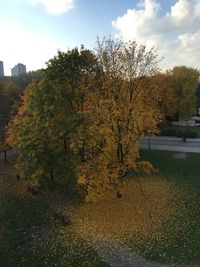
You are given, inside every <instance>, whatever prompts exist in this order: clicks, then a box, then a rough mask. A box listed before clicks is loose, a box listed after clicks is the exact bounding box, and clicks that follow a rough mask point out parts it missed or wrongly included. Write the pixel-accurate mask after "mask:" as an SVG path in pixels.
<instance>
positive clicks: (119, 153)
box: [117, 143, 124, 164]
mask: <svg viewBox="0 0 200 267" xmlns="http://www.w3.org/2000/svg"><path fill="white" fill-rule="evenodd" d="M117 157H118V162H119V163H121V164H123V162H124V159H123V148H122V144H121V143H118V149H117Z"/></svg>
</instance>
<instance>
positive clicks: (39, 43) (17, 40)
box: [0, 19, 66, 75]
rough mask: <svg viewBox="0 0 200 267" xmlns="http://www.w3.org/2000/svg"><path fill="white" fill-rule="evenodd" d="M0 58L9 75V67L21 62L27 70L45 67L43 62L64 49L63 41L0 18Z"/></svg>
mask: <svg viewBox="0 0 200 267" xmlns="http://www.w3.org/2000/svg"><path fill="white" fill-rule="evenodd" d="M0 35H1V36H3V38H2V39H1V42H0V60H3V61H4V72H5V74H6V75H11V68H12V67H14V65H16V64H17V63H23V64H25V65H26V66H27V70H28V71H31V70H37V69H39V68H44V67H45V62H47V61H48V60H49V59H50V58H52V57H53V56H55V55H56V54H57V50H58V49H60V50H66V47H65V45H64V43H57V42H56V41H54V40H52V39H50V38H49V37H47V36H44V35H41V34H38V33H33V32H30V31H29V30H28V29H25V28H24V27H22V26H20V25H16V24H14V23H10V22H8V21H4V20H2V19H0Z"/></svg>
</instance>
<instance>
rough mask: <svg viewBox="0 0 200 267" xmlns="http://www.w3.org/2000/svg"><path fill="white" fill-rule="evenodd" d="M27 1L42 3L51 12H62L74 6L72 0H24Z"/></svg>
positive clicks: (34, 3)
mask: <svg viewBox="0 0 200 267" xmlns="http://www.w3.org/2000/svg"><path fill="white" fill-rule="evenodd" d="M25 1H26V2H27V3H30V4H33V5H36V4H42V5H43V6H44V7H45V9H46V11H47V12H48V13H51V14H62V13H65V12H66V11H67V10H69V9H72V8H74V7H75V1H74V0H25Z"/></svg>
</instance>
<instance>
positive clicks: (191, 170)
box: [0, 150, 200, 267]
mask: <svg viewBox="0 0 200 267" xmlns="http://www.w3.org/2000/svg"><path fill="white" fill-rule="evenodd" d="M141 158H142V159H143V160H148V161H150V162H152V164H153V165H154V167H155V168H156V169H157V170H158V172H157V173H156V175H154V176H143V177H140V186H141V188H142V190H143V191H141V188H140V186H138V182H137V181H135V177H132V178H131V179H133V182H132V183H131V184H128V187H125V188H124V192H122V198H118V199H115V200H113V201H111V202H102V203H96V204H85V205H81V206H80V207H79V208H78V209H77V211H76V212H75V216H74V218H73V216H72V225H73V227H69V226H65V227H63V226H62V225H61V224H60V222H59V221H57V220H56V218H55V215H54V213H53V212H52V210H51V209H50V208H49V205H48V203H46V202H45V201H44V197H43V196H37V197H33V196H31V195H30V194H29V193H28V192H27V190H26V186H27V185H26V183H25V182H23V181H20V182H19V181H16V178H15V177H14V176H13V177H12V176H3V175H2V176H0V222H1V224H0V266H1V267H27V266H30V267H43V266H50V267H51V266H52V267H53V266H59V267H62V266H63V267H64V266H65V267H66V266H67V267H79V266H80V267H81V266H84V267H89V266H91V267H108V265H107V264H106V263H104V262H103V261H102V260H101V259H100V258H99V257H98V255H97V253H96V252H95V250H94V248H93V247H92V246H91V245H90V244H91V243H90V240H91V239H95V238H97V237H98V238H108V239H113V240H117V242H118V241H120V239H123V242H122V244H123V243H126V244H127V245H129V246H130V247H131V248H132V250H133V251H134V252H136V253H138V254H140V255H142V256H143V257H145V258H146V259H148V260H150V261H155V262H161V263H175V264H190V265H200V164H199V163H200V155H199V154H192V153H191V154H190V153H189V154H187V157H186V159H185V160H181V159H178V158H176V157H175V156H174V153H173V152H165V151H153V150H142V151H141ZM127 189H129V191H128V190H127ZM144 195H145V196H144ZM76 220H77V221H76ZM74 232H76V234H74ZM124 237H126V240H125V239H124Z"/></svg>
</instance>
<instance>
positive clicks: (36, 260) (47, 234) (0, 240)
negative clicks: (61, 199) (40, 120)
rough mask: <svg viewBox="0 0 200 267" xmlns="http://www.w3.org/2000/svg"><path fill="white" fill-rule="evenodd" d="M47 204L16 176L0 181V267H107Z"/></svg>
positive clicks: (5, 177)
mask: <svg viewBox="0 0 200 267" xmlns="http://www.w3.org/2000/svg"><path fill="white" fill-rule="evenodd" d="M45 203H46V202H45V201H44V199H43V197H40V196H37V197H33V196H31V195H30V194H29V193H28V192H27V185H26V183H24V182H22V181H16V180H15V177H14V176H1V177H0V266H1V267H27V266H30V267H43V266H48V267H49V266H59V267H60V266H61V267H62V266H65V267H66V266H67V267H79V266H82V267H87V266H88V267H89V266H91V267H93V266H94V267H107V266H108V265H107V264H106V263H104V262H103V261H102V260H101V259H100V258H99V257H98V255H97V253H96V252H95V251H94V249H93V248H92V247H91V246H90V245H89V244H87V243H86V242H85V241H83V240H82V239H81V238H78V237H76V236H75V235H74V234H73V232H72V231H71V230H70V227H69V226H66V227H63V226H62V225H61V224H60V222H59V221H58V220H57V219H56V218H55V216H54V213H53V211H52V210H51V209H49V206H48V205H47V204H45ZM63 231H64V234H63Z"/></svg>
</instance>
